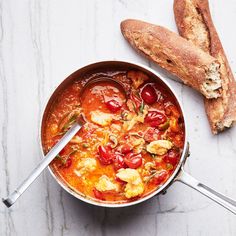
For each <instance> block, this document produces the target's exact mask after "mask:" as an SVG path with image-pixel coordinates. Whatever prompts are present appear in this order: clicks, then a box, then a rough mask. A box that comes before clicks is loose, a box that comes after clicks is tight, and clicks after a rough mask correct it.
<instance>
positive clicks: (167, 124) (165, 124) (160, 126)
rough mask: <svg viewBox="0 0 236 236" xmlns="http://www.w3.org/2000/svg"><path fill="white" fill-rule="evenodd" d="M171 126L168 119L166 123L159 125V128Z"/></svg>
mask: <svg viewBox="0 0 236 236" xmlns="http://www.w3.org/2000/svg"><path fill="white" fill-rule="evenodd" d="M169 126H170V120H169V119H168V120H167V121H166V122H165V123H164V124H161V125H159V126H158V128H159V130H166V129H168V128H169Z"/></svg>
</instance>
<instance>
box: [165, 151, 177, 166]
mask: <svg viewBox="0 0 236 236" xmlns="http://www.w3.org/2000/svg"><path fill="white" fill-rule="evenodd" d="M163 160H164V162H166V163H170V164H171V165H173V166H175V165H176V164H177V163H178V161H179V152H178V151H177V150H170V151H169V152H168V153H167V154H166V155H165V156H164V157H163Z"/></svg>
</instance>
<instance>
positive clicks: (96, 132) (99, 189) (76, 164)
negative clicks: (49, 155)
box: [43, 70, 184, 203]
mask: <svg viewBox="0 0 236 236" xmlns="http://www.w3.org/2000/svg"><path fill="white" fill-rule="evenodd" d="M97 76H98V77H99V75H97ZM109 76H112V77H113V79H115V80H117V81H119V82H120V83H122V84H123V87H124V88H125V89H126V93H127V97H126V96H125V94H123V93H122V91H121V89H120V87H119V86H117V85H116V84H115V83H112V82H107V81H106V82H105V81H104V82H98V83H94V84H91V85H90V86H89V87H88V88H86V89H85V90H84V92H83V96H82V97H81V98H79V96H80V91H81V88H82V87H83V84H84V81H82V80H78V81H75V82H73V83H72V84H71V85H69V86H67V88H66V89H65V90H64V91H63V92H62V93H61V94H60V95H59V97H58V98H57V101H55V102H54V104H53V105H52V107H51V108H50V112H49V115H48V117H47V121H46V126H45V127H46V128H45V130H44V133H43V146H44V150H45V152H47V151H48V150H50V148H51V147H52V146H53V145H55V143H56V142H58V140H59V139H60V138H61V137H62V135H63V134H64V133H65V132H66V131H67V130H68V129H69V127H70V126H71V125H72V124H73V122H75V120H76V117H77V116H78V115H79V114H80V113H81V112H83V113H84V114H85V117H86V120H87V122H86V124H85V125H84V126H83V128H82V129H81V130H80V131H79V132H78V133H77V134H76V135H75V136H74V138H73V139H72V140H71V141H70V143H69V144H68V145H67V146H66V147H65V148H64V149H63V150H62V151H61V152H60V153H59V155H58V156H57V157H56V158H55V160H54V161H53V162H52V163H51V165H50V167H51V168H52V169H53V171H54V173H55V174H56V175H59V176H60V177H61V178H62V179H63V180H64V181H65V182H66V183H67V184H68V185H69V186H70V187H71V188H72V189H73V190H74V191H76V192H78V193H82V194H83V195H85V196H86V197H88V198H91V199H94V200H99V201H105V202H113V203H121V202H129V201H133V200H136V199H138V198H142V197H144V196H146V195H147V194H150V193H151V192H153V191H155V190H156V189H158V188H159V187H160V186H162V185H163V184H164V183H165V182H166V181H167V179H168V178H169V177H170V176H171V174H172V172H173V171H174V170H175V168H176V165H177V163H178V162H179V159H180V156H181V153H182V150H183V145H184V124H183V117H182V114H181V112H180V109H179V107H178V105H177V104H176V103H175V99H174V98H173V97H172V95H171V94H170V93H169V92H168V91H167V90H166V89H165V88H163V86H161V85H160V84H159V83H158V82H156V81H154V80H152V78H149V77H148V76H147V75H146V74H144V73H142V72H141V71H133V70H131V71H127V72H116V73H113V74H111V73H109ZM92 77H94V76H92ZM92 77H91V78H92Z"/></svg>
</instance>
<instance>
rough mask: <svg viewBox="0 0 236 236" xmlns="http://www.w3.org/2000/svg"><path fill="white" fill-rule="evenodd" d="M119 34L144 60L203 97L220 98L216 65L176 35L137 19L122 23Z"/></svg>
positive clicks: (219, 81)
mask: <svg viewBox="0 0 236 236" xmlns="http://www.w3.org/2000/svg"><path fill="white" fill-rule="evenodd" d="M121 31H122V34H123V35H124V37H125V38H126V39H127V41H128V42H129V43H130V44H131V45H132V46H133V47H134V48H135V49H136V50H137V51H138V52H140V53H142V54H144V55H145V56H146V57H147V58H148V59H150V60H152V61H154V62H155V63H157V64H158V65H159V66H160V67H162V68H164V69H166V70H167V71H169V72H170V73H172V74H174V75H176V76H177V77H179V78H180V79H181V80H182V81H183V82H184V83H185V84H187V85H189V86H191V87H192V88H194V89H196V90H198V91H199V92H201V93H202V94H203V95H204V96H205V97H206V98H217V97H220V96H221V75H220V63H219V62H218V61H217V60H216V59H215V58H214V57H212V56H210V55H209V54H207V53H205V52H204V51H203V50H201V49H199V48H198V47H196V46H195V45H194V44H193V43H191V42H189V41H188V40H186V39H184V38H182V37H180V36H179V35H177V34H176V33H174V32H172V31H170V30H168V29H166V28H164V27H161V26H157V25H153V24H149V23H146V22H143V21H139V20H125V21H123V22H122V23H121Z"/></svg>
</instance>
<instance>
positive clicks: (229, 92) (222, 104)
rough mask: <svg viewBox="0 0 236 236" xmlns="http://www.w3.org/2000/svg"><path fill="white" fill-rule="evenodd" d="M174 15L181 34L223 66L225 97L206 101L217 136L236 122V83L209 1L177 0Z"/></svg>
mask: <svg viewBox="0 0 236 236" xmlns="http://www.w3.org/2000/svg"><path fill="white" fill-rule="evenodd" d="M174 13H175V20H176V24H177V27H178V30H179V33H180V35H181V36H183V37H185V38H186V39H188V40H189V41H191V42H192V43H194V44H195V45H196V46H198V47H200V48H201V49H203V50H204V51H205V52H207V53H209V54H210V55H212V56H213V57H215V58H216V59H217V60H218V61H219V62H220V63H221V66H220V71H221V79H222V97H221V98H217V99H210V100H209V99H205V108H206V113H207V116H208V119H209V123H210V126H211V130H212V132H213V133H214V134H217V133H218V132H221V131H223V130H224V129H225V128H229V127H231V126H232V124H233V123H235V121H236V82H235V79H234V76H233V73H232V71H231V69H230V66H229V63H228V60H227V58H226V55H225V52H224V49H223V47H222V44H221V42H220V39H219V36H218V34H217V32H216V29H215V26H214V24H213V22H212V19H211V14H210V9H209V4H208V0H175V1H174Z"/></svg>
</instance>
